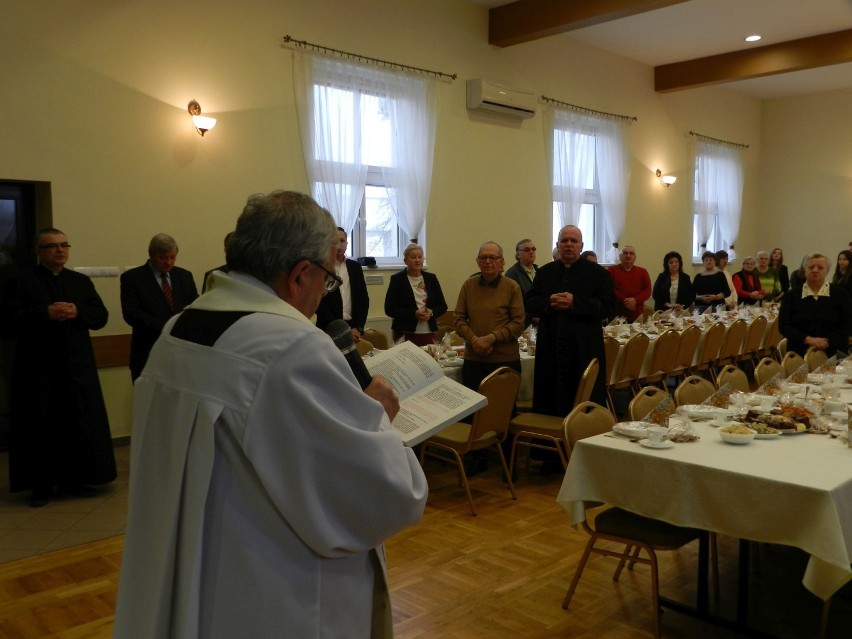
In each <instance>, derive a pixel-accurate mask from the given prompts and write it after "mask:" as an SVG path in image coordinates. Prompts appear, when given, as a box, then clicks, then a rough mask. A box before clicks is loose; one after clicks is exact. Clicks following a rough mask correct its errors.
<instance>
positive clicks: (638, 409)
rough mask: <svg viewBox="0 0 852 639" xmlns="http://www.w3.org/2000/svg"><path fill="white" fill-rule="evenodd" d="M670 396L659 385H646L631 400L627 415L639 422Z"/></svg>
mask: <svg viewBox="0 0 852 639" xmlns="http://www.w3.org/2000/svg"><path fill="white" fill-rule="evenodd" d="M668 396H669V394H668V393H667V392H666V391H664V390H663V389H662V388H660V387H658V386H645V387H644V388H642V389H641V390H640V391H639V392H638V393H636V395H635V396H634V397H633V399H631V400H630V405H629V406H628V407H627V415H628V416H629V417H630V419H631V420H632V421H634V422H638V421H639V420H641V419H642V418H643V417H645V415H647V414H648V413H650V412H651V411H652V410H653V409H654V408H655V407H656V406H657V404H659V403H660V402H661V401H663V400H664V399H665V398H666V397H668Z"/></svg>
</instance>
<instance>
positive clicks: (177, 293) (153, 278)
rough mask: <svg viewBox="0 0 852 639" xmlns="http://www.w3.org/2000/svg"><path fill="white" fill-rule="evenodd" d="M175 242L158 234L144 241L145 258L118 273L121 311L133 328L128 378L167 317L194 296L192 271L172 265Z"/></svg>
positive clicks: (137, 372)
mask: <svg viewBox="0 0 852 639" xmlns="http://www.w3.org/2000/svg"><path fill="white" fill-rule="evenodd" d="M177 254H178V245H177V242H175V240H174V238H173V237H171V236H170V235H166V234H165V233H159V234H157V235H155V236H154V237H152V238H151V242H150V243H149V244H148V261H147V262H146V263H145V264H143V265H142V266H137V267H136V268H132V269H130V270H129V271H125V272H124V273H122V275H121V314H122V316H123V317H124V321H125V322H127V323H128V324H130V326H131V327H133V337H132V338H131V341H130V377H131V379H133V381H136V378H137V377H139V375H140V374H141V373H142V369H143V368H145V362H147V361H148V353H149V352H151V347H153V346H154V342H156V341H157V338H158V337H159V336H160V331H162V330H163V326H165V324H166V322H167V321H168V319H169V318H170V317H171V316H172V315H175V314H177V313H180V312H181V311H182V310H183V309H184V307H185V306H188V305H189V304H191V303H192V302H193V301H194V300H195V298H196V297H198V289H196V288H195V280H194V279H193V277H192V273H190V272H189V271H187V270H186V269H182V268H180V267H177V266H175V259H176V258H177Z"/></svg>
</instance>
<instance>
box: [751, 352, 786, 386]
mask: <svg viewBox="0 0 852 639" xmlns="http://www.w3.org/2000/svg"><path fill="white" fill-rule="evenodd" d="M782 370H784V369H783V368H781V364H779V363H778V362H776V361H775V360H774V359H772V358H771V357H764V358H763V359H762V360H760V362H759V363H758V365H757V366H756V367H755V369H754V379H755V380H756V381H757V385H758V386H763V385H764V384H765V383H766V382H768V381H769V380H770V379H772V378H773V377H775V376H776V375H778V374H779V373H781V371H782Z"/></svg>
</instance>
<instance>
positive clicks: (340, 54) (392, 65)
mask: <svg viewBox="0 0 852 639" xmlns="http://www.w3.org/2000/svg"><path fill="white" fill-rule="evenodd" d="M284 42H285V44H286V43H293V44H294V45H295V46H297V47H301V48H303V49H310V50H311V51H315V52H317V53H323V54H325V55H330V56H333V57H337V58H344V59H346V60H353V61H355V62H366V63H368V64H373V65H375V66H379V67H385V68H389V69H393V70H395V71H410V72H414V73H423V74H427V75H433V76H435V77H436V78H447V79H449V80H455V79H456V78H458V75H457V74H455V73H443V72H441V71H432V70H430V69H421V68H419V67H412V66H409V65H407V64H399V63H398V62H390V61H388V60H380V59H379V58H370V57H368V56H365V55H361V54H360V53H350V52H349V51H340V50H339V49H332V48H331V47H324V46H322V45H321V44H314V43H312V42H306V41H304V40H296V39H295V38H292V37H291V36H289V35H285V36H284Z"/></svg>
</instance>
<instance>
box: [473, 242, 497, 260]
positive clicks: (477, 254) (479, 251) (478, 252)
mask: <svg viewBox="0 0 852 639" xmlns="http://www.w3.org/2000/svg"><path fill="white" fill-rule="evenodd" d="M486 244H493V245H494V246H496V247H497V255H499V256H500V257H503V247H502V246H500V245H499V244H497V242H494V241H492V240H488V241H487V242H483V243H482V244H480V245H479V250H477V251H476V257H479V254H480V253H482V247H483V246H485V245H486Z"/></svg>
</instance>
